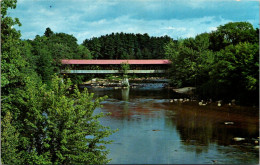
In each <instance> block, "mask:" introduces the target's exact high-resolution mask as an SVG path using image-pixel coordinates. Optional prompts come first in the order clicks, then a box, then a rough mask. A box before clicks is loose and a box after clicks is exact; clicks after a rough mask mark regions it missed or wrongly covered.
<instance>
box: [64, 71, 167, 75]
mask: <svg viewBox="0 0 260 165" xmlns="http://www.w3.org/2000/svg"><path fill="white" fill-rule="evenodd" d="M165 72H166V70H128V71H127V73H130V74H131V73H135V74H145V73H148V74H151V73H165ZM61 73H69V74H95V73H96V74H112V73H123V71H121V70H61Z"/></svg>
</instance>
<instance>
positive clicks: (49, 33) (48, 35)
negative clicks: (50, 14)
mask: <svg viewBox="0 0 260 165" xmlns="http://www.w3.org/2000/svg"><path fill="white" fill-rule="evenodd" d="M53 34H54V33H53V31H52V30H51V28H49V27H47V28H46V30H45V32H44V35H45V36H46V37H50V36H52V35H53Z"/></svg>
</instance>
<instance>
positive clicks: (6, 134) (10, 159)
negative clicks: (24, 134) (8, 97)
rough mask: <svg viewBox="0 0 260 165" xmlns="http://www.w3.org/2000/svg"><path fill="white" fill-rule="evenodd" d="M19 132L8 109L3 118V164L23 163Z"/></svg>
mask: <svg viewBox="0 0 260 165" xmlns="http://www.w3.org/2000/svg"><path fill="white" fill-rule="evenodd" d="M18 145H19V133H18V132H17V130H16V128H15V127H14V126H13V124H12V116H11V113H10V112H9V111H8V112H7V113H6V115H5V116H4V117H3V118H2V120H1V159H2V160H1V162H2V163H3V164H21V162H22V157H21V153H20V152H19V151H18V149H17V148H18Z"/></svg>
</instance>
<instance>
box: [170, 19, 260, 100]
mask: <svg viewBox="0 0 260 165" xmlns="http://www.w3.org/2000/svg"><path fill="white" fill-rule="evenodd" d="M257 31H258V29H254V28H253V26H252V25H251V24H249V23H247V22H235V23H228V24H226V25H223V26H220V27H218V29H217V30H216V31H214V32H211V33H209V34H208V33H203V34H200V35H198V36H196V37H195V38H187V39H184V40H181V41H178V42H170V43H169V44H168V45H166V46H165V55H166V57H168V58H169V59H171V61H172V64H171V65H172V66H171V68H170V77H171V83H172V85H173V86H175V87H184V86H195V87H197V94H199V96H200V97H202V98H206V99H209V98H213V99H224V100H229V101H230V99H234V98H235V99H236V100H238V101H239V102H240V103H242V104H250V103H253V104H258V90H259V87H258V82H259V81H258V80H259V44H258V41H259V40H258V39H257V38H258V34H257Z"/></svg>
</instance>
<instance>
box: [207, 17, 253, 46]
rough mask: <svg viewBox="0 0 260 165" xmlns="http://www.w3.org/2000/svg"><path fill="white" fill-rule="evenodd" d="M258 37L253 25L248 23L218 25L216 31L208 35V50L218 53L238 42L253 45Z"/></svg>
mask: <svg viewBox="0 0 260 165" xmlns="http://www.w3.org/2000/svg"><path fill="white" fill-rule="evenodd" d="M257 41H258V36H257V35H256V33H255V29H254V28H253V25H252V24H250V23H248V22H230V23H227V24H225V25H223V26H222V25H220V26H219V27H218V28H217V30H216V31H214V32H212V33H211V34H210V42H211V44H210V49H212V50H213V51H219V50H221V49H224V48H225V47H226V46H228V45H230V44H233V45H236V44H238V43H239V42H249V43H255V42H257Z"/></svg>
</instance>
